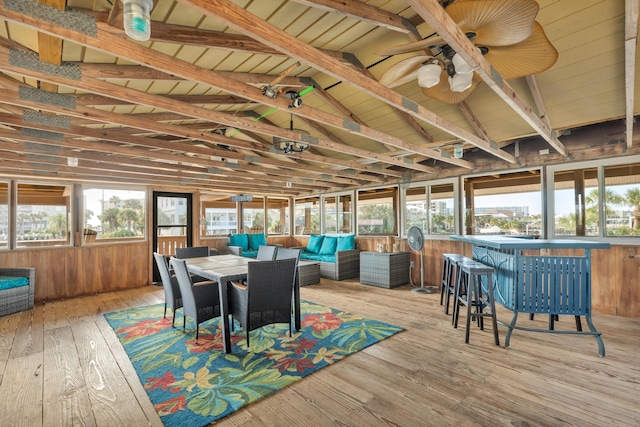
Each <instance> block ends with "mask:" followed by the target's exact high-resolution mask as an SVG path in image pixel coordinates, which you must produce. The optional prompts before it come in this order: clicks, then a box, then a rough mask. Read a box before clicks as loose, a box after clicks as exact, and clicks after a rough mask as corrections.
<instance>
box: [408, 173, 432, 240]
mask: <svg viewBox="0 0 640 427" xmlns="http://www.w3.org/2000/svg"><path fill="white" fill-rule="evenodd" d="M404 224H405V227H404V235H405V236H406V235H407V231H408V230H409V229H410V228H411V227H418V228H419V229H420V230H423V232H425V231H426V230H427V188H426V187H425V186H424V185H420V186H418V187H413V188H407V191H406V193H405V205H404Z"/></svg>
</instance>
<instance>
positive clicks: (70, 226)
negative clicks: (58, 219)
mask: <svg viewBox="0 0 640 427" xmlns="http://www.w3.org/2000/svg"><path fill="white" fill-rule="evenodd" d="M20 185H34V186H35V185H39V186H43V187H66V190H65V191H69V196H68V200H69V202H68V205H67V206H66V209H67V211H66V215H67V218H66V219H67V238H66V239H65V240H66V242H65V243H63V244H53V245H48V244H42V245H23V246H19V245H18V226H17V224H18V215H19V212H18V206H19V205H20V204H19V198H20V193H19V191H18V187H19V186H20ZM10 191H11V197H10V198H9V218H10V221H11V222H12V224H13V227H11V233H12V234H11V235H10V237H9V239H10V240H9V242H8V247H7V248H6V249H12V250H32V249H35V248H37V249H44V248H68V247H73V245H74V234H75V233H74V228H75V227H74V224H75V223H76V221H77V218H76V215H75V214H74V212H75V206H76V204H75V200H74V199H75V198H74V197H73V193H74V184H73V183H71V182H54V181H52V182H48V181H46V182H45V181H34V180H28V179H16V180H14V181H12V182H11V184H10ZM31 206H34V205H31ZM12 212H13V213H12ZM36 241H38V240H36ZM47 241H49V240H47V239H45V240H42V242H47Z"/></svg>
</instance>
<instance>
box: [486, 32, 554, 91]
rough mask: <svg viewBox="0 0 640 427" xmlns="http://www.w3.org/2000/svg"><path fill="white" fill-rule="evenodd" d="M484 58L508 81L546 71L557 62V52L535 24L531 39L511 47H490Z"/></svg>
mask: <svg viewBox="0 0 640 427" xmlns="http://www.w3.org/2000/svg"><path fill="white" fill-rule="evenodd" d="M485 58H486V60H487V61H489V63H490V64H491V65H492V66H493V67H494V68H495V69H496V70H497V71H498V72H499V73H500V75H501V76H502V78H503V79H505V80H510V79H515V78H518V77H524V76H529V75H531V74H538V73H541V72H543V71H545V70H548V69H549V68H551V67H552V66H553V64H555V63H556V61H557V60H558V51H557V50H556V49H555V48H554V47H553V45H552V44H551V42H550V41H549V39H548V38H547V36H546V34H545V33H544V30H543V29H542V26H541V25H540V24H538V23H537V22H536V23H535V25H534V27H533V32H532V33H531V37H529V38H528V39H526V40H525V41H523V42H521V43H517V44H514V45H511V46H501V47H490V48H489V52H487V54H486V55H485Z"/></svg>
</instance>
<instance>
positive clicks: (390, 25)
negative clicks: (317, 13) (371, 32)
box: [293, 0, 420, 37]
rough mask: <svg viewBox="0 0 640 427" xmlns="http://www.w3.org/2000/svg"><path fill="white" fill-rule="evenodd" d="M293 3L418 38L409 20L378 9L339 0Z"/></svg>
mask: <svg viewBox="0 0 640 427" xmlns="http://www.w3.org/2000/svg"><path fill="white" fill-rule="evenodd" d="M293 1H294V2H295V3H298V4H303V5H305V6H310V7H313V8H314V9H320V10H326V11H327V12H332V13H337V14H339V15H344V16H347V17H349V18H354V19H357V20H359V21H363V22H368V23H370V24H373V25H375V26H378V27H384V28H386V29H388V30H391V31H398V32H401V33H410V34H414V35H417V36H418V37H420V34H419V33H418V30H417V29H416V27H415V26H414V25H413V24H412V23H411V22H409V20H407V19H405V18H402V17H401V16H398V15H396V14H394V13H391V12H387V11H385V10H382V9H380V8H377V7H374V6H371V5H368V4H365V3H361V2H346V1H340V0H293Z"/></svg>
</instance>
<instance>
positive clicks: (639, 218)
mask: <svg viewBox="0 0 640 427" xmlns="http://www.w3.org/2000/svg"><path fill="white" fill-rule="evenodd" d="M624 201H625V203H626V204H628V205H630V206H632V209H633V210H632V211H631V215H632V216H633V229H634V230H640V188H638V187H636V188H630V189H628V190H627V192H626V193H625V195H624Z"/></svg>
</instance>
